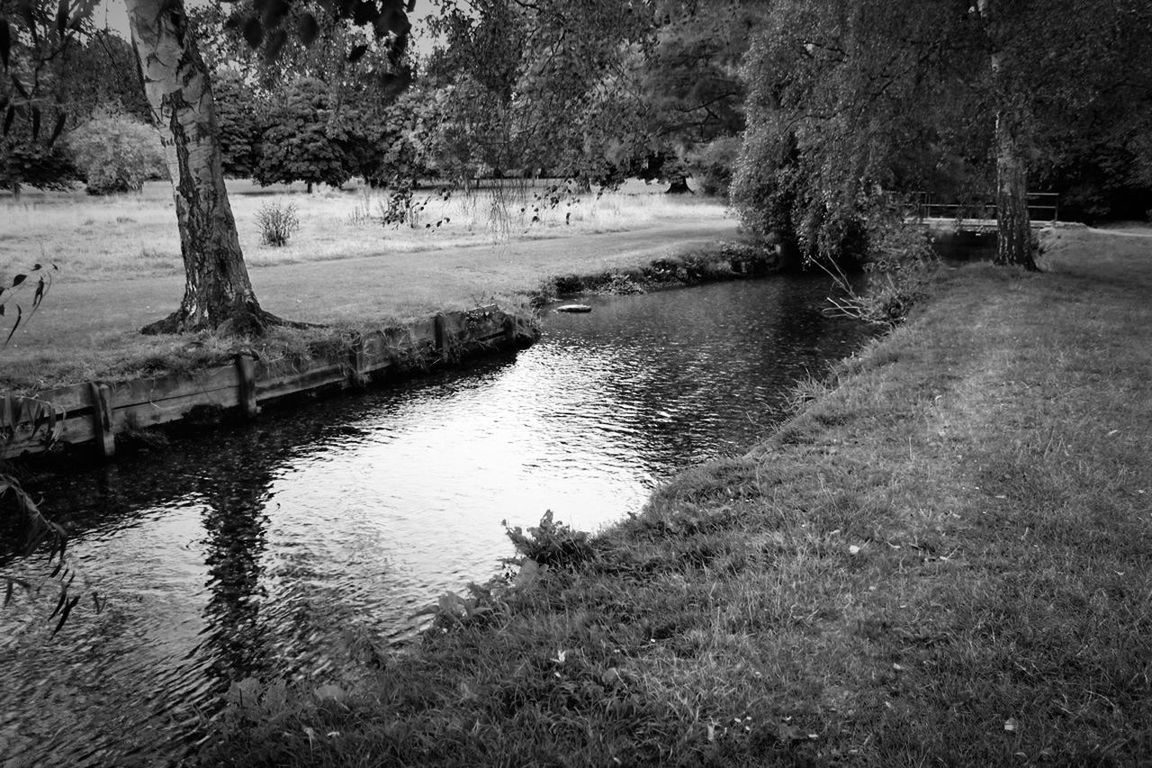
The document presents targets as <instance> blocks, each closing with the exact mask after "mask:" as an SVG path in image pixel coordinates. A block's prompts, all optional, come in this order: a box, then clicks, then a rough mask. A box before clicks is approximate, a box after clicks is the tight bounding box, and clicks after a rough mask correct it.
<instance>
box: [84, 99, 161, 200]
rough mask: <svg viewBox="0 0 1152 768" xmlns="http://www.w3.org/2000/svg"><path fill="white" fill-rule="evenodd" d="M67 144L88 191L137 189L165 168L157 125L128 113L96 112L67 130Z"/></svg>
mask: <svg viewBox="0 0 1152 768" xmlns="http://www.w3.org/2000/svg"><path fill="white" fill-rule="evenodd" d="M66 144H67V147H68V151H69V153H70V154H71V155H72V159H73V162H74V163H75V164H76V167H77V170H78V172H79V174H80V176H81V177H82V178H83V179H84V181H85V183H86V184H87V189H88V194H90V195H111V194H117V193H121V192H139V191H140V189H141V188H142V187H143V186H144V182H145V181H146V180H148V179H153V178H164V174H165V173H166V170H167V169H166V168H165V164H164V152H163V149H162V148H161V145H160V136H159V135H158V134H157V132H156V129H155V128H153V127H152V126H150V125H145V124H144V123H141V122H140V121H138V120H136V119H135V118H132V117H129V116H127V115H122V114H103V115H96V116H95V117H93V118H92V119H91V120H89V121H88V122H86V123H84V124H83V125H81V126H80V127H78V128H77V129H76V130H74V131H72V132H70V133H69V134H68V136H67V139H66Z"/></svg>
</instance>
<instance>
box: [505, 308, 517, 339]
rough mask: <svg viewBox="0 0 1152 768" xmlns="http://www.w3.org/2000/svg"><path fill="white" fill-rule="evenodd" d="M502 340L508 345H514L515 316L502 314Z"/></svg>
mask: <svg viewBox="0 0 1152 768" xmlns="http://www.w3.org/2000/svg"><path fill="white" fill-rule="evenodd" d="M504 341H505V343H506V344H507V345H508V346H509V347H514V346H516V318H515V317H513V316H512V315H504Z"/></svg>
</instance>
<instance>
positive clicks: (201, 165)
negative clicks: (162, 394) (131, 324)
mask: <svg viewBox="0 0 1152 768" xmlns="http://www.w3.org/2000/svg"><path fill="white" fill-rule="evenodd" d="M126 5H127V8H128V20H129V24H130V26H131V30H132V36H133V38H134V40H133V42H134V44H135V48H136V54H137V56H138V57H139V61H140V67H141V72H142V75H143V78H144V91H145V93H146V95H147V97H148V104H149V106H150V107H151V109H152V113H153V117H154V119H155V120H156V122H157V124H158V125H159V126H160V130H161V136H162V139H163V144H164V151H165V155H166V157H167V161H168V170H169V175H170V177H171V179H172V189H173V196H174V198H175V200H176V219H177V222H178V224H179V227H180V253H181V255H182V256H183V258H184V273H185V284H184V298H183V300H182V301H181V302H180V308H179V309H178V310H177V311H176V312H174V313H173V314H172V315H170V316H169V317H167V318H165V319H164V320H161V321H159V322H156V323H153V324H151V325H148V326H146V327H145V328H143V329H142V332H143V333H188V332H193V331H201V330H218V331H221V332H225V333H233V334H238V335H248V334H259V333H260V332H262V331H263V329H264V327H265V325H266V324H268V323H269V322H270V321H274V320H275V318H273V317H272V316H271V315H269V314H268V313H266V312H264V311H263V310H261V309H260V305H259V303H258V302H257V301H256V295H255V294H254V293H253V291H252V284H251V282H250V281H249V279H248V269H247V267H245V265H244V255H243V253H242V252H241V250H240V240H239V237H238V236H237V234H236V222H235V220H234V219H233V217H232V208H231V206H229V204H228V192H227V190H226V189H225V187H224V173H223V169H222V165H221V152H220V135H219V130H218V128H217V125H216V113H215V109H214V107H213V104H212V90H211V87H210V85H209V82H208V71H207V68H206V67H205V66H204V61H203V60H202V59H201V58H200V53H199V51H198V50H197V49H196V44H195V41H194V40H193V39H192V34H191V30H190V29H189V28H188V20H187V16H186V14H185V12H184V3H183V0H126Z"/></svg>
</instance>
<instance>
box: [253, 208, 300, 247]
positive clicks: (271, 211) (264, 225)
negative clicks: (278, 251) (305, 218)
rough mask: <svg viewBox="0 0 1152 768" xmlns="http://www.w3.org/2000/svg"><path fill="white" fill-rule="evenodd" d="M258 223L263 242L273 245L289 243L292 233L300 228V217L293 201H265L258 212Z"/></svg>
mask: <svg viewBox="0 0 1152 768" xmlns="http://www.w3.org/2000/svg"><path fill="white" fill-rule="evenodd" d="M256 223H257V224H259V225H260V239H261V242H263V243H264V244H265V245H271V246H273V247H279V246H282V245H287V244H288V238H290V237H291V236H292V233H293V232H295V231H296V230H298V229H300V217H299V216H297V215H296V206H295V205H293V204H292V203H289V204H288V205H281V204H280V203H265V204H264V205H262V206H260V210H259V211H257V213H256Z"/></svg>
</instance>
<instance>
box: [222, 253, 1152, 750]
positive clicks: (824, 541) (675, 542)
mask: <svg viewBox="0 0 1152 768" xmlns="http://www.w3.org/2000/svg"><path fill="white" fill-rule="evenodd" d="M1045 267H1046V269H1047V271H1046V272H1044V273H1041V274H1026V273H1019V272H1014V271H1010V270H1005V269H996V268H992V267H990V266H986V265H978V266H972V267H967V268H964V269H961V270H956V271H950V272H947V273H946V274H944V275H943V276H942V277H941V278H940V280H939V281H938V283H937V284H936V285H935V286H934V295H933V298H932V299H931V300H930V301H929V302H928V303H927V305H926V306H924V307H923V308H921V309H919V310H917V311H916V312H915V314H914V317H913V318H912V320H911V321H910V322H909V323H908V324H907V325H905V326H903V327H901V328H900V329H898V330H896V331H895V332H893V333H892V334H890V335H889V336H888V337H886V338H884V339H882V340H879V341H877V342H875V343H873V344H871V345H870V346H869V347H868V348H866V349H865V350H863V351H862V352H861V353H860V354H858V355H857V356H854V357H853V358H851V359H849V360H847V361H845V362H844V363H843V364H842V365H841V366H840V367H839V368H838V369H837V371H836V372H835V374H834V376H833V377H832V379H830V380H829V382H827V385H826V386H825V387H818V386H815V385H813V384H812V383H809V384H807V385H806V386H805V388H804V392H803V393H802V394H801V395H800V396H799V397H798V401H800V400H806V399H807V400H809V402H807V404H806V405H804V407H803V408H802V410H800V411H799V412H798V413H797V414H796V415H795V416H794V417H793V418H791V419H790V420H789V421H787V422H786V423H784V424H783V425H781V427H780V429H779V430H778V431H777V432H776V433H775V434H773V435H772V436H770V437H769V438H768V439H766V440H765V441H764V443H763V444H761V445H760V446H759V447H758V448H757V449H755V450H754V451H753V452H751V453H750V454H748V455H747V456H744V457H738V458H729V459H725V460H722V461H718V462H714V463H712V464H709V465H706V466H703V467H701V468H698V469H695V470H692V471H690V472H687V473H685V474H684V475H682V476H681V477H679V478H678V479H676V480H675V481H674V482H672V483H671V484H670V485H668V486H667V487H665V488H662V489H661V490H660V491H659V492H657V493H656V494H655V495H654V497H653V498H652V500H651V502H650V504H649V505H648V507H647V508H646V510H645V511H644V512H643V513H642V514H640V515H638V516H636V517H634V518H631V519H629V520H626V521H624V522H622V523H621V524H620V525H619V526H617V527H615V528H612V529H611V530H609V531H607V532H604V533H602V534H601V535H598V536H596V537H593V538H592V539H591V540H590V541H589V542H588V546H587V547H575V548H569V551H570V552H580V553H581V554H580V556H579V557H574V556H573V557H569V558H568V559H567V560H564V559H560V560H559V561H556V562H553V564H552V565H551V566H550V567H549V568H548V569H547V570H545V571H536V572H535V573H533V571H532V569H531V568H529V570H528V573H527V575H522V576H521V577H520V581H518V582H514V583H512V584H511V585H510V586H507V587H505V588H502V589H496V590H495V591H494V592H488V591H486V590H480V591H478V592H477V593H475V594H473V595H472V596H471V597H469V598H467V599H464V600H455V601H453V600H447V601H444V602H443V603H442V605H441V607H440V609H439V616H438V618H437V621H436V624H435V626H434V627H433V629H432V630H430V631H429V632H428V633H427V634H426V635H425V636H424V639H423V641H422V642H421V643H420V644H419V646H418V647H416V648H413V649H410V650H408V651H406V652H403V653H399V654H396V655H387V654H385V655H381V654H379V653H376V652H374V653H372V654H369V660H370V661H371V662H372V663H371V664H369V665H366V667H365V670H360V669H357V670H347V671H346V678H345V679H343V680H339V681H337V682H338V683H339V685H338V687H328V688H323V689H321V690H320V691H319V692H318V693H317V692H314V691H313V690H312V689H311V687H310V686H308V687H305V686H297V687H295V688H290V689H288V692H287V693H285V691H284V689H282V688H281V687H279V686H277V685H271V686H270V687H269V686H268V684H267V681H266V684H265V687H263V688H261V687H259V686H256V685H254V684H251V683H250V684H248V686H247V688H246V690H245V691H244V694H245V695H244V696H243V700H242V701H240V699H239V697H240V693H239V691H238V692H237V694H236V695H237V697H238V699H237V700H238V703H237V705H235V706H233V707H232V708H230V709H229V711H228V712H227V713H226V715H225V718H224V720H223V722H222V726H221V727H222V730H221V731H219V732H218V733H217V734H216V735H215V736H214V738H213V740H212V741H211V742H210V745H209V748H208V752H207V753H206V755H205V758H204V761H205V763H206V764H212V765H216V764H230V765H309V766H323V765H341V766H358V765H363V766H369V765H652V764H662V765H715V766H732V765H776V764H779V765H853V766H857V765H860V766H893V765H964V766H968V765H1135V764H1139V763H1141V762H1142V761H1144V760H1146V759H1147V756H1148V755H1149V754H1152V743H1150V742H1152V682H1150V679H1149V673H1150V668H1152V558H1149V554H1150V552H1152V519H1150V517H1149V514H1150V506H1152V505H1150V504H1149V496H1150V495H1152V462H1149V460H1148V456H1147V446H1148V445H1149V444H1150V442H1152V378H1150V377H1149V372H1150V371H1152V302H1149V301H1148V296H1149V295H1150V294H1152V241H1139V240H1136V239H1132V238H1120V237H1115V238H1110V237H1107V236H1100V235H1093V234H1090V233H1086V232H1071V233H1062V234H1059V235H1057V236H1056V237H1055V241H1054V242H1053V243H1051V244H1050V249H1049V255H1048V256H1047V257H1046V259H1045ZM821 389H823V390H824V391H823V392H821V391H820V390H821ZM813 395H815V397H814V399H813V398H812V397H811V396H813ZM566 536H567V533H566V532H565V531H564V530H563V529H555V528H551V529H549V528H546V529H543V530H541V531H537V533H536V536H535V539H536V540H538V541H543V542H544V543H545V544H548V542H552V545H553V546H551V547H550V551H562V550H563V547H559V546H555V545H556V544H557V543H558V542H562V541H565V540H566V538H565V537H566ZM545 549H549V546H545Z"/></svg>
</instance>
